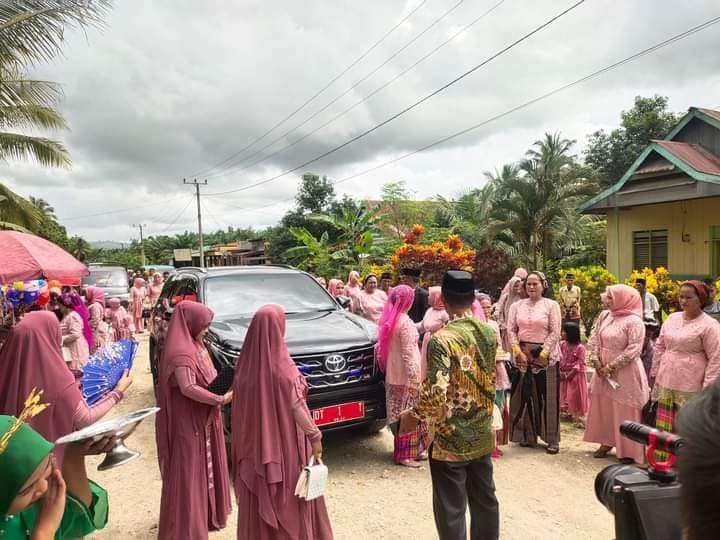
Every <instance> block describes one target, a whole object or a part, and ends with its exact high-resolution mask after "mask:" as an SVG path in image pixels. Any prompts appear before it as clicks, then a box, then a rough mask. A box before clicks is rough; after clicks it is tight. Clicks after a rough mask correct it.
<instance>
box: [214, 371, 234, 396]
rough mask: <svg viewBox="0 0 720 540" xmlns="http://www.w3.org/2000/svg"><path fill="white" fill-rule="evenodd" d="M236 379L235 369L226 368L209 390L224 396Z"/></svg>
mask: <svg viewBox="0 0 720 540" xmlns="http://www.w3.org/2000/svg"><path fill="white" fill-rule="evenodd" d="M234 378H235V368H234V367H233V366H224V367H223V368H222V369H221V370H220V373H218V376H217V377H215V379H213V381H212V382H211V383H210V384H209V385H208V390H210V391H211V392H212V393H213V394H217V395H218V396H224V395H225V394H226V393H227V392H228V391H229V390H230V388H232V385H233V379H234Z"/></svg>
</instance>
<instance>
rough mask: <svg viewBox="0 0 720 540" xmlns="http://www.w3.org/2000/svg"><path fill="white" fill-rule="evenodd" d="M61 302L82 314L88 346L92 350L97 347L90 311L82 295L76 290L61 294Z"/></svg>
mask: <svg viewBox="0 0 720 540" xmlns="http://www.w3.org/2000/svg"><path fill="white" fill-rule="evenodd" d="M60 303H61V304H62V305H64V306H65V307H69V308H70V309H72V310H73V311H74V312H75V313H77V314H78V315H80V318H81V319H82V323H83V336H84V337H85V341H87V344H88V348H89V349H90V350H91V351H92V350H94V349H95V338H94V337H93V333H92V329H91V328H90V313H89V312H88V309H87V306H86V305H85V302H83V299H82V298H80V295H79V294H78V293H76V292H69V293H64V294H62V295H60Z"/></svg>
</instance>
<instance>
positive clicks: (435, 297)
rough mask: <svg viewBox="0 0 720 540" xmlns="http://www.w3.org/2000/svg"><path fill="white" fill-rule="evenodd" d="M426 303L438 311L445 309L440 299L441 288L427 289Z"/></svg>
mask: <svg viewBox="0 0 720 540" xmlns="http://www.w3.org/2000/svg"><path fill="white" fill-rule="evenodd" d="M428 302H429V303H430V307H431V308H433V309H435V310H437V311H439V310H441V309H442V310H444V309H445V304H443V299H442V287H437V286H436V287H430V288H429V289H428Z"/></svg>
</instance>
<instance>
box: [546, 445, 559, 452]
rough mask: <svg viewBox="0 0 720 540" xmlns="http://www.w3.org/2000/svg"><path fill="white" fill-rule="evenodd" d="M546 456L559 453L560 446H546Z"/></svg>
mask: <svg viewBox="0 0 720 540" xmlns="http://www.w3.org/2000/svg"><path fill="white" fill-rule="evenodd" d="M545 451H546V452H547V453H548V454H552V455H555V454H557V453H559V452H560V446H558V445H557V444H548V446H547V449H546V450H545Z"/></svg>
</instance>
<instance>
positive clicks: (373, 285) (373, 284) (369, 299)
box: [353, 274, 387, 324]
mask: <svg viewBox="0 0 720 540" xmlns="http://www.w3.org/2000/svg"><path fill="white" fill-rule="evenodd" d="M363 285H364V287H363V290H362V291H360V293H359V294H358V295H357V297H356V298H355V306H354V308H355V309H354V310H353V311H354V312H355V313H357V314H358V315H360V316H361V317H363V318H364V319H367V320H368V321H372V322H374V323H375V324H377V323H378V321H379V320H380V315H382V311H383V308H384V307H385V302H387V294H385V292H384V291H381V290H380V289H378V280H377V276H376V275H375V274H368V275H367V276H365V280H364V281H363Z"/></svg>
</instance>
